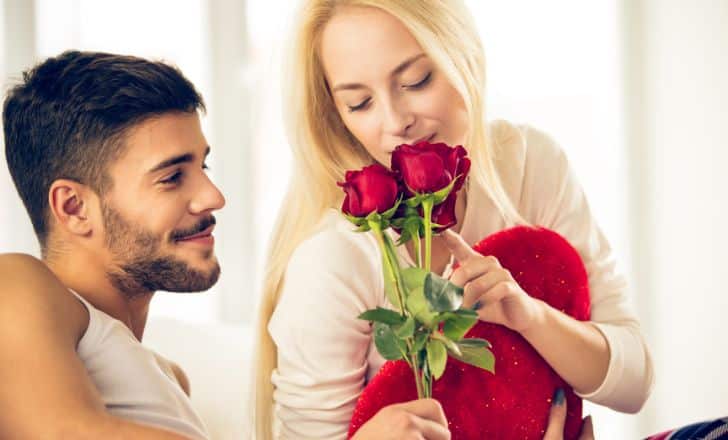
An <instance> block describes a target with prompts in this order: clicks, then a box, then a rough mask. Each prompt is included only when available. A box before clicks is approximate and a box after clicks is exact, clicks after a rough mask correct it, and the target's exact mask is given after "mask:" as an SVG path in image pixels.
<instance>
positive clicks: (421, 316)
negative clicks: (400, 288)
mask: <svg viewBox="0 0 728 440" xmlns="http://www.w3.org/2000/svg"><path fill="white" fill-rule="evenodd" d="M405 307H406V308H407V310H409V312H410V313H411V314H412V316H414V317H415V318H416V319H417V320H418V321H420V322H421V323H423V324H425V325H426V326H427V327H430V328H432V327H434V326H435V325H437V322H436V321H435V316H436V315H435V313H433V312H432V311H431V310H430V306H429V305H428V303H427V299H425V293H424V291H423V288H422V287H417V288H415V289H412V290H410V293H409V296H408V297H407V301H406V304H405Z"/></svg>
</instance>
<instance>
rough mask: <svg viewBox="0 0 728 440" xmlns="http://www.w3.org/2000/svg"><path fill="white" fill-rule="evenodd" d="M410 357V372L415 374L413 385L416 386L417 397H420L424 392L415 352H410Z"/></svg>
mask: <svg viewBox="0 0 728 440" xmlns="http://www.w3.org/2000/svg"><path fill="white" fill-rule="evenodd" d="M410 355H411V356H412V359H411V360H410V361H409V364H410V367H412V372H413V373H414V374H415V386H416V387H417V398H418V399H422V398H423V397H424V392H423V389H422V374H420V367H419V365H418V362H417V353H411V354H410Z"/></svg>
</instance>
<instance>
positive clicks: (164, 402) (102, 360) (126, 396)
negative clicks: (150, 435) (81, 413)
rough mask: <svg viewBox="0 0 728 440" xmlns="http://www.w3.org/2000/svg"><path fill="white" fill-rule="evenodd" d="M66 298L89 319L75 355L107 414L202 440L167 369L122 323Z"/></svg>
mask: <svg viewBox="0 0 728 440" xmlns="http://www.w3.org/2000/svg"><path fill="white" fill-rule="evenodd" d="M71 292H72V293H73V294H74V295H75V296H76V297H77V298H78V299H79V300H80V301H81V303H82V304H83V305H84V306H86V309H87V310H88V314H89V321H88V328H87V329H86V332H85V333H84V335H83V337H81V340H80V341H79V342H78V347H77V348H76V352H77V353H78V357H79V358H80V359H81V361H82V362H83V364H84V365H85V366H86V370H87V371H88V374H89V376H90V377H91V380H92V381H93V382H94V384H95V385H96V388H97V389H98V391H99V393H100V394H101V398H102V399H103V401H104V404H105V405H106V410H107V411H109V413H110V414H112V415H114V416H117V417H120V418H123V419H127V420H131V421H133V422H137V423H140V424H144V425H150V426H155V427H160V428H164V429H168V430H171V431H174V432H177V433H179V434H182V435H186V436H188V437H190V438H191V439H194V440H207V439H208V436H207V431H206V429H205V426H204V424H203V423H202V420H200V418H199V417H198V416H197V414H196V413H195V411H194V410H193V409H192V403H191V401H190V399H189V397H187V395H186V394H185V392H184V390H182V388H181V387H180V385H179V383H178V382H177V379H176V378H175V376H174V373H173V372H172V370H171V369H170V367H169V366H168V365H166V364H165V363H161V362H160V361H159V360H158V359H157V357H156V355H155V353H154V352H153V351H152V350H150V349H148V348H146V347H145V346H143V345H142V344H141V343H140V342H139V341H138V340H137V339H136V337H134V334H133V333H132V332H131V330H129V328H128V327H127V326H125V325H124V324H122V323H121V321H119V320H117V319H115V318H112V317H111V316H109V315H107V314H106V313H104V312H102V311H101V310H99V309H97V308H95V307H94V306H93V305H91V304H90V303H89V302H88V301H86V300H85V299H84V298H82V297H81V296H80V295H78V294H77V293H76V292H73V291H71Z"/></svg>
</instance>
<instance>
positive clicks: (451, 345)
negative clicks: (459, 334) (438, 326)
mask: <svg viewBox="0 0 728 440" xmlns="http://www.w3.org/2000/svg"><path fill="white" fill-rule="evenodd" d="M432 338H433V339H437V340H438V341H440V342H442V343H443V344H444V345H445V348H447V351H449V352H450V353H452V354H453V355H458V356H460V355H461V352H460V347H458V346H457V344H456V343H455V342H453V341H452V340H451V339H450V338H448V337H447V336H445V335H444V334H442V333H440V332H438V331H436V332H433V333H432Z"/></svg>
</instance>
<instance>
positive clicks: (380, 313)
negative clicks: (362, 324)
mask: <svg viewBox="0 0 728 440" xmlns="http://www.w3.org/2000/svg"><path fill="white" fill-rule="evenodd" d="M359 319H364V320H367V321H373V322H381V323H383V324H388V325H395V324H402V323H403V322H404V321H405V318H404V317H403V316H402V315H400V314H399V313H397V312H395V311H394V310H389V309H384V308H382V307H377V308H376V309H371V310H367V311H366V312H364V313H362V314H361V315H359Z"/></svg>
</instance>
